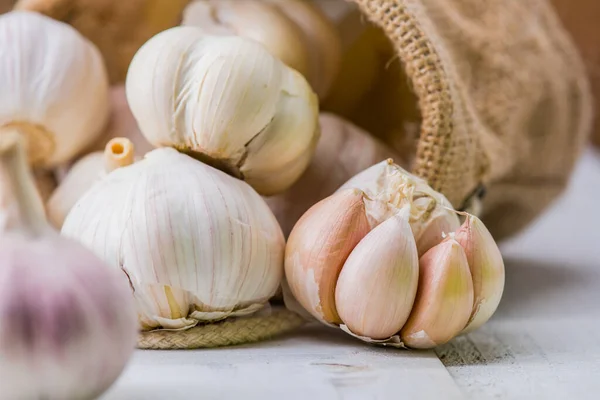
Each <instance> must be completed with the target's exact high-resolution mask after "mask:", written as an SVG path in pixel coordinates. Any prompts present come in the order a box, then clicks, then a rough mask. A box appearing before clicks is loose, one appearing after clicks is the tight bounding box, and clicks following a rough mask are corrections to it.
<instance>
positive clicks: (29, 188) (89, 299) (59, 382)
mask: <svg viewBox="0 0 600 400" xmlns="http://www.w3.org/2000/svg"><path fill="white" fill-rule="evenodd" d="M22 141H23V140H22V137H21V136H20V135H19V134H18V133H17V132H16V131H10V130H6V129H2V130H0V176H1V177H2V179H0V198H1V202H2V203H3V204H5V205H6V206H7V207H5V208H3V209H2V210H1V212H0V220H2V222H3V224H2V227H1V232H0V243H2V245H1V246H0V381H1V382H2V389H1V393H0V397H2V398H3V399H42V398H43V399H92V398H97V397H98V396H100V395H101V394H102V392H104V391H105V390H106V389H107V388H108V387H109V386H110V385H111V384H112V383H113V382H114V381H115V380H116V379H117V377H118V376H119V375H120V373H121V371H122V370H123V367H124V366H125V364H126V362H127V360H128V359H129V357H130V356H131V354H132V353H133V350H134V346H135V341H136V337H137V329H136V321H135V309H134V305H133V300H132V296H131V291H130V288H129V286H128V284H127V277H126V276H125V274H123V273H122V271H120V270H116V271H113V270H111V269H110V268H109V267H108V266H107V265H105V264H104V263H102V262H101V261H100V260H99V259H98V258H97V257H95V256H94V255H93V254H92V253H91V252H90V251H89V250H87V249H85V248H84V247H83V246H81V245H79V244H77V243H76V242H73V241H71V240H67V239H65V238H61V237H60V236H59V235H58V233H57V232H56V231H54V230H53V229H52V228H51V227H50V225H49V224H48V223H47V222H46V220H45V217H44V208H43V205H42V202H41V199H40V198H39V196H38V193H36V189H35V185H34V182H33V177H32V176H31V174H30V173H29V171H28V168H27V161H26V155H25V151H24V145H23V143H22Z"/></svg>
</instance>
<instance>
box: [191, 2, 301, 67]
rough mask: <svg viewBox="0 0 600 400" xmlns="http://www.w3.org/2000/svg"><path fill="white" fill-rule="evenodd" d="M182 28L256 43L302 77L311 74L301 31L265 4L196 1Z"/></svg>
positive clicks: (192, 4)
mask: <svg viewBox="0 0 600 400" xmlns="http://www.w3.org/2000/svg"><path fill="white" fill-rule="evenodd" d="M181 24H182V25H184V26H193V27H196V28H198V29H200V30H202V32H203V33H204V34H207V35H237V36H241V37H245V38H247V39H252V40H254V41H256V42H258V43H260V44H261V45H263V46H264V47H265V49H266V50H268V51H269V52H270V53H271V54H272V55H273V56H275V57H277V58H279V59H280V60H281V61H283V62H284V63H285V64H286V65H288V66H289V67H291V68H293V69H295V70H296V71H298V72H300V73H301V74H302V75H304V76H306V75H307V74H308V72H309V62H308V48H307V46H306V44H305V43H304V41H303V37H302V32H301V30H300V28H299V27H298V26H296V25H295V24H294V23H293V22H292V21H291V20H290V19H288V17H287V16H286V15H285V14H284V13H282V12H281V11H280V10H277V9H276V8H275V7H272V6H270V5H269V4H267V3H266V2H264V1H239V0H195V1H192V2H190V3H189V4H188V6H187V7H186V8H185V10H184V12H183V21H182V23H181Z"/></svg>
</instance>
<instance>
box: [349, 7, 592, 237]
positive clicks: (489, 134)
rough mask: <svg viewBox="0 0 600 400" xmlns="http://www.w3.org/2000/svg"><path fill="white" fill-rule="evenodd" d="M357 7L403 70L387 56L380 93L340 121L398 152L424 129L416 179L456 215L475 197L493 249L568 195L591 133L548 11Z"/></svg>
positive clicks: (571, 57)
mask: <svg viewBox="0 0 600 400" xmlns="http://www.w3.org/2000/svg"><path fill="white" fill-rule="evenodd" d="M353 1H354V2H356V3H357V4H358V5H359V7H360V9H361V11H362V13H363V14H364V15H365V16H366V18H368V20H369V21H371V22H372V23H373V24H375V25H376V26H377V27H378V28H380V29H381V30H382V31H383V32H384V33H385V35H386V36H387V37H388V38H389V41H390V42H391V48H392V49H393V51H394V54H395V55H397V58H398V62H395V61H394V58H393V55H392V54H390V55H389V56H390V58H389V62H388V63H387V64H386V65H385V66H384V68H383V69H382V70H381V74H380V77H379V82H376V83H375V84H374V86H373V90H371V91H370V92H369V93H368V94H367V95H366V96H365V97H364V99H363V100H362V101H361V103H360V104H358V106H357V107H356V108H355V109H353V110H351V111H349V112H347V113H346V116H348V117H349V118H350V119H352V120H353V121H354V122H356V123H357V124H358V125H361V126H363V127H364V128H366V129H367V130H369V131H371V132H372V133H374V134H376V135H377V136H380V137H381V138H383V139H384V140H386V141H387V142H388V143H390V144H391V145H393V146H394V147H396V148H398V144H400V147H402V148H398V150H399V151H401V152H402V151H407V150H406V149H407V144H409V143H411V138H410V135H411V129H409V128H410V127H412V126H413V124H414V122H415V121H420V131H419V133H418V138H416V140H415V141H414V154H416V156H415V157H414V160H413V170H414V172H415V173H416V174H418V175H419V176H421V177H423V178H425V179H427V180H428V181H429V183H430V184H431V185H432V186H433V187H434V188H435V189H437V190H439V191H441V192H442V193H444V194H445V195H446V196H447V197H448V198H449V199H450V201H451V202H452V203H453V204H454V205H455V207H457V208H462V207H467V206H469V205H472V204H473V203H474V202H473V200H474V199H476V198H478V197H482V199H483V203H482V205H483V218H484V220H485V222H486V224H487V225H488V226H489V228H490V230H491V231H492V233H493V234H494V236H495V237H496V238H503V237H506V236H507V235H510V234H513V233H515V232H517V231H518V230H520V229H521V228H523V227H524V226H526V225H527V224H528V223H529V222H531V221H532V220H533V219H534V218H535V217H536V216H538V215H539V214H540V212H541V211H542V210H543V209H544V208H545V207H546V206H547V205H548V204H549V203H550V202H551V201H552V200H553V199H554V198H556V196H557V195H559V194H560V193H561V191H562V190H563V188H564V187H565V184H566V183H567V180H568V177H569V174H570V172H571V170H572V168H573V165H574V162H575V160H576V158H577V156H578V154H579V153H580V150H581V148H582V145H583V143H584V141H585V138H586V135H587V133H588V131H589V129H590V126H591V117H592V108H591V98H590V91H589V88H588V82H587V78H586V75H585V72H584V66H583V64H582V61H581V59H580V56H579V54H578V52H577V51H576V49H575V47H574V45H573V43H572V42H571V40H570V38H569V36H568V35H567V34H566V32H565V30H564V28H563V26H562V25H561V23H560V21H559V19H558V18H557V16H556V13H555V11H554V10H553V8H552V6H551V5H550V4H549V3H548V2H547V1H546V0H527V1H523V0H486V1H481V0H445V1H439V0H353ZM402 72H404V73H405V75H406V77H407V78H408V79H407V81H408V84H406V83H403V79H404V78H402ZM411 92H412V93H414V95H415V96H416V97H415V98H416V104H417V108H416V110H417V111H418V112H419V114H420V116H419V117H418V118H415V115H414V112H413V110H412V109H411V107H410V106H409V105H410V101H411V99H412V98H413V95H412V93H411ZM407 105H408V106H409V107H408V109H406V108H404V106H407ZM484 194H485V197H483V195H484Z"/></svg>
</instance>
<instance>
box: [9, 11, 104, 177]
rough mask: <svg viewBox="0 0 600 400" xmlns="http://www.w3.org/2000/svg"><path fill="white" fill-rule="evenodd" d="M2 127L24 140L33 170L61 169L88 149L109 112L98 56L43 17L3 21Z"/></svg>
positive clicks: (19, 15)
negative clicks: (35, 168)
mask: <svg viewBox="0 0 600 400" xmlns="http://www.w3.org/2000/svg"><path fill="white" fill-rule="evenodd" d="M0 49H2V58H1V59H0V127H8V128H13V129H16V130H18V131H19V132H20V133H21V134H22V135H23V136H24V137H25V138H26V145H27V152H28V156H29V161H30V163H31V164H34V165H39V166H43V167H52V166H56V165H58V164H60V163H62V162H65V161H67V160H69V159H70V158H72V157H74V156H75V155H76V154H77V153H79V152H80V151H82V150H83V149H84V148H85V147H86V146H89V145H90V144H91V143H92V142H93V141H94V139H95V138H96V137H97V136H98V135H99V134H100V132H101V131H102V129H103V127H104V125H105V123H106V121H107V118H108V112H109V99H108V77H107V73H106V70H105V67H104V63H103V61H102V58H101V55H100V53H99V51H98V50H97V49H96V47H94V45H93V44H92V43H91V42H89V41H88V40H87V39H85V38H84V37H83V36H81V35H80V34H79V33H78V32H77V31H76V30H75V29H74V28H72V27H71V26H69V25H67V24H64V23H62V22H58V21H55V20H53V19H50V18H48V17H45V16H42V15H41V14H37V13H33V12H24V11H14V12H10V13H7V14H4V15H2V16H0Z"/></svg>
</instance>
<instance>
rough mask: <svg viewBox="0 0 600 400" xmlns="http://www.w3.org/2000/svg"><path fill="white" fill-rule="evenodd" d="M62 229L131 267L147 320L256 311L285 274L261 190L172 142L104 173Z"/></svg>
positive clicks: (184, 321)
mask: <svg viewBox="0 0 600 400" xmlns="http://www.w3.org/2000/svg"><path fill="white" fill-rule="evenodd" d="M62 233H63V234H64V235H65V236H68V237H73V238H75V239H77V240H80V241H81V242H82V243H83V244H85V245H87V246H88V247H89V248H90V249H92V250H93V251H94V252H95V253H96V254H97V255H99V256H100V257H101V258H103V259H104V260H105V261H106V262H107V263H108V264H110V265H112V266H113V267H115V268H122V269H123V270H124V271H125V272H126V273H127V275H128V276H129V279H130V282H131V286H132V288H133V289H134V296H135V298H136V300H137V304H138V315H139V320H140V324H141V326H142V328H143V329H153V328H159V327H162V328H169V329H186V328H190V327H192V326H195V325H196V324H197V323H198V322H199V321H216V320H219V319H223V318H226V317H229V316H235V315H244V314H248V313H251V312H254V311H256V310H258V309H260V308H261V307H263V306H264V305H265V304H267V302H268V300H269V298H270V297H272V296H273V294H274V293H275V292H276V290H277V288H278V287H279V284H280V281H281V278H282V275H283V251H284V246H285V243H284V239H283V234H282V232H281V228H280V227H279V225H278V224H277V221H276V220H275V217H274V216H273V214H272V213H271V211H270V210H269V209H268V207H267V205H266V204H265V203H264V201H263V200H262V198H261V197H260V196H259V195H258V194H257V193H256V192H254V191H253V190H252V189H251V188H250V186H248V185H247V184H246V183H244V182H242V181H240V180H237V179H235V178H232V177H230V176H228V175H226V174H225V173H223V172H221V171H218V170H216V169H214V168H212V167H209V166H207V165H205V164H202V163H200V162H198V161H196V160H194V159H192V158H191V157H188V156H186V155H184V154H180V153H178V152H177V151H175V150H173V149H170V148H164V149H157V150H154V151H152V152H150V153H148V154H147V155H146V157H145V158H144V160H141V161H139V162H136V163H134V164H133V165H130V166H128V167H123V168H119V169H117V170H115V171H113V172H112V173H110V174H109V175H107V176H106V178H105V179H103V180H102V181H100V182H99V183H97V184H96V185H95V186H94V187H93V188H92V189H91V190H90V191H88V192H87V193H86V194H85V195H84V196H83V197H82V198H81V199H80V200H79V202H78V203H77V204H76V205H75V207H74V208H73V209H72V210H71V212H70V213H69V215H68V217H67V219H66V221H65V223H64V225H63V228H62Z"/></svg>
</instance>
